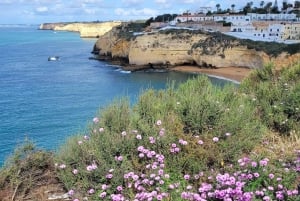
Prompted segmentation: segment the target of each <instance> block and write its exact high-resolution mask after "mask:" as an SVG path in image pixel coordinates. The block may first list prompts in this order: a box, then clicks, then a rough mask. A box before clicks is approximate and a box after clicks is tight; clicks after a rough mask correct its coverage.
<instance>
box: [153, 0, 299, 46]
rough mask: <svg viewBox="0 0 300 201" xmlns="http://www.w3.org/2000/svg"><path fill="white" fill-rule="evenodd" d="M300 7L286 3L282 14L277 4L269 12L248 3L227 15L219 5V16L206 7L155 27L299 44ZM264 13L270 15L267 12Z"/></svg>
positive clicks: (269, 6)
mask: <svg viewBox="0 0 300 201" xmlns="http://www.w3.org/2000/svg"><path fill="white" fill-rule="evenodd" d="M299 4H300V2H298V1H295V3H294V5H293V4H288V3H287V2H286V1H283V7H282V10H281V11H280V12H279V10H278V6H277V1H276V0H275V4H274V6H273V7H271V5H272V4H268V5H267V6H265V9H262V8H261V9H258V8H255V9H251V4H249V3H247V5H246V6H245V7H244V8H243V10H242V11H240V12H237V11H234V4H233V5H232V9H231V10H227V11H226V12H225V11H224V12H221V11H220V9H219V8H218V7H220V6H219V5H218V6H217V8H218V11H219V12H214V13H212V12H210V10H209V7H202V9H201V12H197V13H190V12H185V13H183V14H181V15H178V16H176V17H175V18H174V19H173V20H172V21H170V22H168V23H163V24H161V23H160V24H154V23H153V24H152V26H153V27H155V26H159V27H162V26H167V25H172V26H176V27H185V28H187V27H188V28H192V29H201V30H205V31H210V32H223V33H226V34H228V35H232V36H235V37H238V38H243V39H251V40H258V41H276V42H283V43H299V42H300V17H299V12H300V6H299ZM247 6H249V7H250V9H249V8H248V7H247ZM261 7H262V5H261ZM203 8H205V9H203ZM264 10H265V11H268V12H264ZM271 10H272V12H271ZM203 11H204V12H203ZM247 11H248V12H247ZM249 11H250V12H249Z"/></svg>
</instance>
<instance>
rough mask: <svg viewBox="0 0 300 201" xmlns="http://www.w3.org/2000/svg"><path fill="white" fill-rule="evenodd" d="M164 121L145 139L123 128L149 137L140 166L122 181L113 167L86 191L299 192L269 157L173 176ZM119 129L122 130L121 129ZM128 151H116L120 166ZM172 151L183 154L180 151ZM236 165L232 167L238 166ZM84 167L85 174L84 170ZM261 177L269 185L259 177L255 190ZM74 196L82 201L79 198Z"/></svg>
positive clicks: (297, 164)
mask: <svg viewBox="0 0 300 201" xmlns="http://www.w3.org/2000/svg"><path fill="white" fill-rule="evenodd" d="M93 122H94V123H95V124H97V123H98V122H99V118H96V117H95V118H94V119H93ZM161 125H162V121H161V120H158V121H156V123H155V125H154V126H156V128H157V131H158V134H157V136H149V137H148V136H147V135H146V134H143V136H145V138H144V139H145V140H142V139H143V138H142V135H141V134H139V133H138V131H136V130H133V131H132V133H133V134H132V135H131V134H127V132H126V131H122V132H121V136H122V137H124V138H122V139H128V138H129V137H131V138H132V139H134V138H136V139H138V140H135V143H140V144H142V143H145V144H143V145H140V146H138V147H137V151H136V154H137V156H138V158H136V159H137V161H138V163H139V171H135V170H130V171H128V170H125V171H126V172H125V174H123V178H121V179H122V182H121V183H116V182H115V181H116V178H118V179H119V177H117V175H116V172H118V170H117V169H116V171H114V169H109V170H108V171H107V172H105V173H104V175H103V178H104V179H103V180H102V182H103V183H102V184H97V185H94V186H93V185H91V186H89V187H88V188H87V189H86V191H85V193H86V194H87V196H90V197H92V196H98V199H100V200H113V201H127V200H128V201H129V199H130V200H134V201H144V200H145V201H148V200H171V199H172V198H171V195H172V194H173V193H174V194H178V195H180V196H181V199H182V200H189V201H205V200H224V201H233V200H239V201H250V200H254V199H260V200H265V201H268V200H274V199H276V200H286V199H287V198H290V197H296V196H299V192H298V190H297V189H287V187H286V186H284V182H282V180H283V179H284V177H283V176H282V175H278V173H276V172H274V173H273V172H268V165H269V159H268V158H264V159H262V160H259V161H254V160H252V159H251V158H250V157H243V158H241V159H239V160H238V161H237V163H238V166H237V168H238V169H239V171H237V172H234V173H233V171H232V172H231V173H227V172H222V173H220V172H217V171H215V170H213V169H211V170H210V171H207V172H206V173H204V172H202V171H200V172H199V173H198V174H189V172H185V174H182V175H176V176H179V178H180V179H179V180H178V178H176V179H175V178H172V175H173V174H171V176H170V175H169V174H168V171H167V169H166V168H165V166H166V164H165V156H164V155H163V154H161V153H162V152H161V150H159V149H157V147H159V145H160V139H164V138H163V137H162V136H164V135H165V129H163V128H161ZM97 126H99V125H97ZM100 130H101V131H100ZM103 131H104V128H100V129H99V132H103ZM128 133H130V132H128ZM104 134H105V133H104ZM117 135H118V136H120V133H118V134H117ZM224 135H225V137H229V136H231V134H230V133H225V134H224ZM224 135H223V137H224ZM100 136H101V135H100ZM146 136H147V137H146ZM196 138H197V141H196V143H198V144H199V145H202V144H204V142H203V141H202V140H200V139H199V138H200V136H197V137H196ZM92 139H93V135H91V139H90V138H89V137H88V136H84V140H89V141H87V142H84V144H83V146H84V145H85V144H88V143H89V142H90V141H92ZM220 139H224V138H220ZM220 139H219V138H218V137H213V138H212V139H211V138H210V139H208V141H210V143H212V142H215V143H216V145H218V143H217V142H219V140H220ZM172 142H174V141H172ZM189 142H190V141H189ZM189 142H188V141H186V140H184V139H179V140H178V142H177V141H176V140H175V143H171V144H167V146H168V147H169V150H167V151H170V153H171V154H177V153H179V152H181V151H182V150H183V151H184V150H185V147H186V146H188V145H189ZM190 144H192V142H190ZM146 147H147V148H146ZM181 148H182V150H181ZM183 151H182V152H183ZM121 154H123V155H121ZM124 154H125V153H118V154H117V156H114V159H115V161H114V162H113V163H114V165H116V166H111V167H120V166H121V165H120V164H122V165H123V164H124V161H123V160H124V159H126V160H127V159H128V160H129V156H128V155H124ZM171 156H172V157H174V158H177V156H179V155H171ZM122 161H123V162H122ZM97 164H98V165H99V163H96V162H95V161H93V162H92V163H91V164H90V165H88V166H87V167H86V170H87V171H84V170H82V169H80V168H79V167H78V169H75V168H74V166H71V165H70V167H71V168H73V169H71V170H67V168H66V165H65V164H61V165H58V164H56V166H57V167H58V169H61V170H60V171H72V173H73V176H74V177H78V175H80V176H82V174H89V175H92V173H91V172H92V171H94V170H96V169H97V168H98V166H97ZM232 166H233V165H232ZM232 166H228V167H231V168H232ZM285 166H286V169H287V170H288V171H290V170H294V171H296V172H299V171H300V152H299V157H298V159H297V160H296V161H294V162H293V163H292V164H285ZM101 167H102V166H101ZM84 168H85V167H84ZM168 169H171V167H168ZM79 171H80V174H78V173H79ZM97 173H98V172H97ZM114 174H115V175H114ZM178 174H181V173H178ZM258 180H264V181H265V183H266V185H265V184H264V186H263V185H260V183H259V182H257V183H258V185H257V187H256V188H255V190H253V189H254V187H253V183H255V182H256V181H258ZM250 185H252V186H251V191H250V190H247V189H250V188H249V186H250ZM74 189H76V188H74ZM182 189H184V190H182ZM128 192H130V198H128V196H129V193H128ZM68 195H69V196H70V197H75V191H74V190H73V189H71V190H70V191H69V192H68ZM74 200H77V201H78V199H74ZM74 200H73V201H74Z"/></svg>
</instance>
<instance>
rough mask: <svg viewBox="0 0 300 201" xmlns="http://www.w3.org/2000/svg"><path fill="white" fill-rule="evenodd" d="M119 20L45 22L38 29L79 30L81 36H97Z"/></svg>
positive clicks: (116, 24) (115, 24)
mask: <svg viewBox="0 0 300 201" xmlns="http://www.w3.org/2000/svg"><path fill="white" fill-rule="evenodd" d="M120 24H121V22H101V23H46V24H42V25H41V26H40V29H52V30H56V31H74V32H79V33H80V37H83V38H97V37H100V36H102V35H103V34H105V33H106V32H108V31H110V30H111V29H112V28H113V27H115V26H118V25H120Z"/></svg>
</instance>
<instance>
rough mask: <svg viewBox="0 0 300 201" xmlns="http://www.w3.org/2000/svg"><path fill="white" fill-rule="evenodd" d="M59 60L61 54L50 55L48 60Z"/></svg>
mask: <svg viewBox="0 0 300 201" xmlns="http://www.w3.org/2000/svg"><path fill="white" fill-rule="evenodd" d="M57 60H59V56H51V57H48V61H57Z"/></svg>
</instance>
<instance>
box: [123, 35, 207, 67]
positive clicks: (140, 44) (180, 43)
mask: <svg viewBox="0 0 300 201" xmlns="http://www.w3.org/2000/svg"><path fill="white" fill-rule="evenodd" d="M204 37H205V35H195V34H189V33H183V34H181V35H176V34H162V33H156V34H149V35H143V36H138V37H136V38H135V40H133V41H132V42H131V45H130V48H129V54H128V58H129V63H130V64H133V65H145V64H152V65H153V64H154V65H160V64H162V65H174V66H175V65H180V64H184V63H188V64H191V63H194V59H193V56H192V55H190V54H189V53H188V52H189V51H190V49H191V46H192V45H193V44H194V43H195V42H197V41H199V40H200V39H203V38H204Z"/></svg>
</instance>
